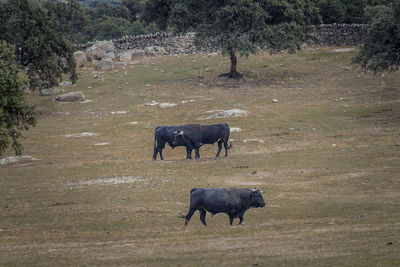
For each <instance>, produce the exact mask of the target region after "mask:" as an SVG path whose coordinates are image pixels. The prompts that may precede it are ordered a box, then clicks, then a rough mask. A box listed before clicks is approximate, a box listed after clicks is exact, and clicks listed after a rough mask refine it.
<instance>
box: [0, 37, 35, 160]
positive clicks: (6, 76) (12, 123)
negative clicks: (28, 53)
mask: <svg viewBox="0 0 400 267" xmlns="http://www.w3.org/2000/svg"><path fill="white" fill-rule="evenodd" d="M20 72H21V70H20V69H19V68H18V62H17V61H16V59H15V47H14V46H12V45H8V44H7V43H6V42H4V41H0V155H2V154H3V153H4V151H5V150H6V149H7V148H8V146H9V145H10V140H11V143H12V147H13V148H14V151H15V153H16V154H17V155H21V152H22V146H21V144H20V143H19V141H18V139H19V138H20V137H21V131H22V130H27V129H28V128H29V127H30V126H34V125H35V124H36V115H35V112H34V109H33V106H32V105H30V104H29V103H28V100H27V97H26V93H25V90H24V82H23V80H22V79H21V78H20V76H19V73H20Z"/></svg>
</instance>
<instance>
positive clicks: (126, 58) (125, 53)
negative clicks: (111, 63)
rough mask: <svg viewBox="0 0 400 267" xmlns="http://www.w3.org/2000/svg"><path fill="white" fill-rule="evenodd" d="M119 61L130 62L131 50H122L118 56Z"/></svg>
mask: <svg viewBox="0 0 400 267" xmlns="http://www.w3.org/2000/svg"><path fill="white" fill-rule="evenodd" d="M118 59H119V61H122V62H130V61H131V60H132V50H126V51H122V52H121V53H120V54H119V56H118Z"/></svg>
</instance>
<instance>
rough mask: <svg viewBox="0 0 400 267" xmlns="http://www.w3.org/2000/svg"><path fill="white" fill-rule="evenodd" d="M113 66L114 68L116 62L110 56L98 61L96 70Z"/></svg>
mask: <svg viewBox="0 0 400 267" xmlns="http://www.w3.org/2000/svg"><path fill="white" fill-rule="evenodd" d="M113 68H114V62H113V61H112V60H111V59H109V58H107V59H102V60H99V61H96V62H95V65H94V69H95V70H101V71H103V70H111V69H113Z"/></svg>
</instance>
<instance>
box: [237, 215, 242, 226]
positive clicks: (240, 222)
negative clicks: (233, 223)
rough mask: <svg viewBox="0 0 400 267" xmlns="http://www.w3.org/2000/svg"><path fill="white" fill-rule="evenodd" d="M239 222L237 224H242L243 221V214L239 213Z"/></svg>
mask: <svg viewBox="0 0 400 267" xmlns="http://www.w3.org/2000/svg"><path fill="white" fill-rule="evenodd" d="M239 220H240V221H239V223H238V225H241V224H242V222H243V215H241V216H240V217H239Z"/></svg>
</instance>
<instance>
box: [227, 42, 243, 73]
mask: <svg viewBox="0 0 400 267" xmlns="http://www.w3.org/2000/svg"><path fill="white" fill-rule="evenodd" d="M229 55H230V58H231V70H230V72H229V78H239V77H240V76H241V75H240V73H239V72H237V58H236V55H235V51H234V50H233V49H232V50H231V51H230V52H229Z"/></svg>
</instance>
